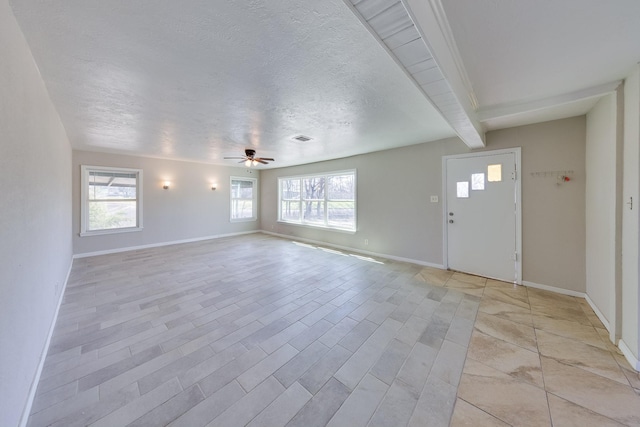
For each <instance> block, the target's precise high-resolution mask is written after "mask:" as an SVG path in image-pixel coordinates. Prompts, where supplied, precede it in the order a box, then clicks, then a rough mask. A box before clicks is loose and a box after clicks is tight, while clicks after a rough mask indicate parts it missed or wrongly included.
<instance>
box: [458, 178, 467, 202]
mask: <svg viewBox="0 0 640 427" xmlns="http://www.w3.org/2000/svg"><path fill="white" fill-rule="evenodd" d="M456 195H457V196H458V199H466V198H468V197H469V181H460V182H458V183H456Z"/></svg>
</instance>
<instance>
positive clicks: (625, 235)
mask: <svg viewBox="0 0 640 427" xmlns="http://www.w3.org/2000/svg"><path fill="white" fill-rule="evenodd" d="M639 168H640V66H636V67H634V70H633V72H632V73H631V74H630V75H629V77H627V79H626V80H625V83H624V178H623V188H622V192H623V196H622V197H623V202H624V205H623V206H624V207H623V210H622V230H623V232H622V342H621V343H620V347H621V348H622V349H623V351H625V356H627V359H630V357H633V358H635V360H636V361H637V360H638V358H639V356H640V348H639V347H640V343H639V339H638V334H639V331H638V323H639V321H640V316H639V314H640V313H639V312H638V309H639V307H640V299H639V297H640V294H639V292H638V285H639V284H640V282H639V280H638V230H639V228H638V221H639V220H640V215H639V214H638V213H639V212H640V210H639V209H640V191H639V185H640V174H639V173H638V172H639ZM631 197H633V209H631V206H630V205H628V204H627V202H628V201H629V199H630V198H631ZM629 352H631V354H628V353H629ZM635 367H636V369H640V365H637V364H636V366H635Z"/></svg>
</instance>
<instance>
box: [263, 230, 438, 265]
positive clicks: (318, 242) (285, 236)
mask: <svg viewBox="0 0 640 427" xmlns="http://www.w3.org/2000/svg"><path fill="white" fill-rule="evenodd" d="M260 232H261V233H263V234H268V235H270V236H275V237H280V238H283V239H289V240H293V241H296V242H304V243H311V244H314V245H319V246H328V247H330V248H336V249H341V250H345V251H351V252H355V253H357V254H363V255H369V256H374V257H378V258H384V259H388V260H391V261H399V262H407V263H410V264H416V265H421V266H424V267H433V268H440V269H444V266H443V265H442V264H437V263H432V262H427V261H421V260H418V259H411V258H404V257H399V256H395V255H389V254H381V253H378V252H371V251H364V250H362V249H359V248H353V247H349V246H343V245H336V244H334V243H329V242H323V241H321V240H313V239H307V238H304V237H298V236H293V235H290V234H282V233H274V232H272V231H266V230H260Z"/></svg>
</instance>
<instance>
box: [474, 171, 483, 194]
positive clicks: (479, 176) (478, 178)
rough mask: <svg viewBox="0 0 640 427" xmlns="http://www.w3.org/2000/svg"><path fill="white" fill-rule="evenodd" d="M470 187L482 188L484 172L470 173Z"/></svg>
mask: <svg viewBox="0 0 640 427" xmlns="http://www.w3.org/2000/svg"><path fill="white" fill-rule="evenodd" d="M471 189H472V190H484V174H483V173H473V174H471Z"/></svg>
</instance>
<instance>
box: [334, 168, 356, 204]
mask: <svg viewBox="0 0 640 427" xmlns="http://www.w3.org/2000/svg"><path fill="white" fill-rule="evenodd" d="M354 177H355V176H354V175H353V174H349V175H334V176H330V177H329V178H328V179H327V198H328V199H329V200H355V198H356V194H355V193H356V189H355V185H354Z"/></svg>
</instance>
